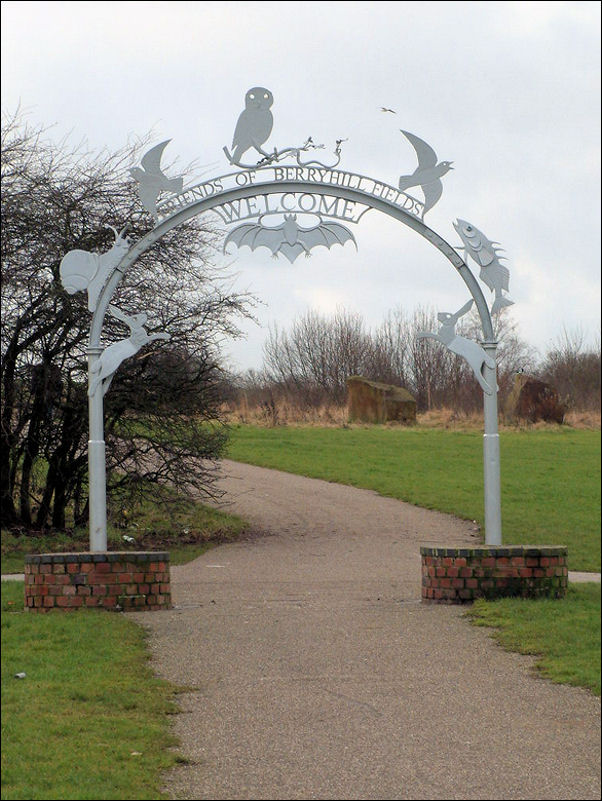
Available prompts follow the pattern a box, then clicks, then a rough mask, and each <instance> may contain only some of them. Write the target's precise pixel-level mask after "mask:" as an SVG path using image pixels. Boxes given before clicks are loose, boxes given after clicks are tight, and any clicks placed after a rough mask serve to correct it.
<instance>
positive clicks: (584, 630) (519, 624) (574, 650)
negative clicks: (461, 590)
mask: <svg viewBox="0 0 602 801" xmlns="http://www.w3.org/2000/svg"><path fill="white" fill-rule="evenodd" d="M467 616H468V617H470V618H471V620H472V622H473V623H475V625H478V626H493V627H494V628H495V631H494V632H493V636H494V637H495V639H496V640H498V642H499V643H500V644H501V645H503V646H504V647H505V648H509V649H510V650H512V651H519V652H520V653H521V654H534V655H536V656H537V657H538V659H537V663H536V668H537V670H538V671H539V672H540V673H541V675H542V676H544V677H545V678H547V679H550V680H551V681H555V682H558V683H560V684H573V685H576V686H578V687H588V688H589V689H590V690H592V692H594V693H595V694H596V695H600V585H599V584H571V585H569V590H568V594H567V597H566V598H564V599H563V600H561V601H558V600H551V599H540V600H536V601H534V600H529V601H527V600H523V599H522V598H502V599H500V600H499V601H475V603H474V605H473V606H472V607H471V609H470V610H469V611H468V612H467Z"/></svg>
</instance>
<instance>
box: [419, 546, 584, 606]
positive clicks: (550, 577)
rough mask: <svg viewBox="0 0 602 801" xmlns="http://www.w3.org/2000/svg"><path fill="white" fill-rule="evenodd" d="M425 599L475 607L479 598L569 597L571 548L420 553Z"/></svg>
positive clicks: (486, 548) (422, 550)
mask: <svg viewBox="0 0 602 801" xmlns="http://www.w3.org/2000/svg"><path fill="white" fill-rule="evenodd" d="M420 555H421V557H422V600H423V601H427V602H431V603H439V604H463V603H470V602H471V601H474V600H475V599H476V598H490V599H491V598H504V597H513V596H515V597H520V598H564V596H565V595H566V589H567V584H568V575H569V572H568V567H567V547H566V546H565V545H556V546H549V547H538V546H537V545H511V546H508V547H503V546H482V547H480V548H430V547H426V546H422V547H421V548H420Z"/></svg>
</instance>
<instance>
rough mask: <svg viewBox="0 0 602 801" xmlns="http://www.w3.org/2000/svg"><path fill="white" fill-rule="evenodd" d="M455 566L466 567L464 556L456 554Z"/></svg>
mask: <svg viewBox="0 0 602 801" xmlns="http://www.w3.org/2000/svg"><path fill="white" fill-rule="evenodd" d="M456 567H466V557H465V556H457V557H456Z"/></svg>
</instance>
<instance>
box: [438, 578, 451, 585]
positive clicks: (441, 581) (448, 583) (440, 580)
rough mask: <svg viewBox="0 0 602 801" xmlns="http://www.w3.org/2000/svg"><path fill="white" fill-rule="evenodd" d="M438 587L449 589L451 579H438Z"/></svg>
mask: <svg viewBox="0 0 602 801" xmlns="http://www.w3.org/2000/svg"><path fill="white" fill-rule="evenodd" d="M439 586H440V587H451V579H449V578H442V579H439Z"/></svg>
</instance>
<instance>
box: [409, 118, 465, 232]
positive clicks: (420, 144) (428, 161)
mask: <svg viewBox="0 0 602 801" xmlns="http://www.w3.org/2000/svg"><path fill="white" fill-rule="evenodd" d="M400 130H401V129H400ZM401 133H402V134H403V135H404V136H405V137H406V139H407V140H408V141H409V143H410V144H411V145H412V147H413V148H414V150H415V151H416V156H417V157H418V167H417V168H416V169H415V170H414V172H413V173H412V174H411V175H402V176H401V177H400V179H399V189H400V190H401V191H402V192H405V190H406V189H409V188H410V187H411V186H419V187H420V188H421V189H422V191H423V193H424V209H423V211H422V216H423V217H424V215H425V214H426V213H427V211H429V210H430V209H432V208H433V206H434V205H435V203H436V202H437V201H438V200H439V198H440V197H441V195H442V193H443V184H442V183H441V177H442V176H443V175H445V174H446V173H447V172H449V171H450V170H453V167H452V162H451V161H441V162H439V160H438V159H437V154H436V153H435V151H434V150H433V148H432V147H431V146H430V145H427V143H426V142H424V141H423V140H422V139H420V138H419V137H417V136H414V134H411V133H408V131H401Z"/></svg>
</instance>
